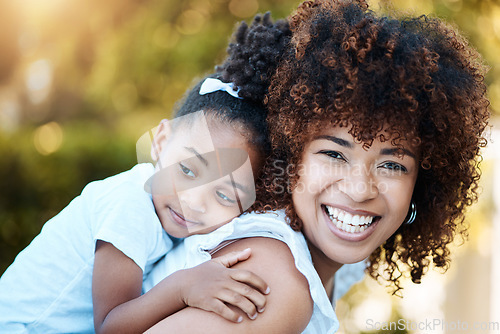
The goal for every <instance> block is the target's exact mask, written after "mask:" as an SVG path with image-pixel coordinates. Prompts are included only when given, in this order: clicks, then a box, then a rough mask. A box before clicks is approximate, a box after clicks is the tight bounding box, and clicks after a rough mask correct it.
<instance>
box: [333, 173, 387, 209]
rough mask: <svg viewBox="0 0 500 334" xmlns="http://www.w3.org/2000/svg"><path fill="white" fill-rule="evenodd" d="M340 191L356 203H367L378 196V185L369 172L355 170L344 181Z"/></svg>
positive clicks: (340, 182) (341, 182) (340, 185)
mask: <svg viewBox="0 0 500 334" xmlns="http://www.w3.org/2000/svg"><path fill="white" fill-rule="evenodd" d="M339 189H340V191H342V192H343V193H344V194H346V195H347V196H349V197H350V198H351V199H352V200H353V201H355V202H359V203H361V202H365V201H368V200H371V199H374V198H375V197H377V196H378V194H379V190H378V184H377V182H376V179H375V178H374V177H373V175H372V174H371V173H370V171H369V170H366V169H364V168H361V167H360V168H353V169H352V170H350V171H349V173H348V175H346V176H345V177H344V178H342V180H340V181H339Z"/></svg>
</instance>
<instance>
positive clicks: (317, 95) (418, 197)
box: [256, 0, 489, 291]
mask: <svg viewBox="0 0 500 334" xmlns="http://www.w3.org/2000/svg"><path fill="white" fill-rule="evenodd" d="M289 22H290V27H291V30H292V41H291V47H290V48H289V50H288V51H287V52H286V53H285V55H284V57H283V59H282V62H281V64H280V66H279V67H278V69H277V71H276V73H275V75H274V77H273V78H272V82H271V86H270V88H269V94H268V97H267V104H268V109H269V116H268V123H269V128H270V136H271V143H272V148H273V156H272V159H269V161H268V163H267V164H266V167H265V176H264V177H263V178H262V179H261V180H259V184H258V189H259V196H261V197H260V201H259V203H257V204H258V205H257V206H256V208H257V209H260V210H266V209H279V208H284V209H285V210H286V213H287V216H288V217H289V223H290V224H291V226H292V228H294V229H297V230H300V228H301V226H302V222H301V221H300V219H299V217H298V216H297V213H296V212H295V211H294V208H293V203H292V197H291V191H290V189H291V190H293V187H294V185H295V184H296V182H297V176H296V175H297V173H296V172H297V171H296V170H295V168H296V167H295V166H298V164H299V162H300V159H301V153H302V151H303V148H304V146H305V145H306V144H307V142H308V140H309V138H311V136H312V135H313V134H314V132H315V131H320V130H321V129H324V128H325V126H334V125H339V126H344V127H346V126H349V127H351V130H350V133H351V134H352V135H353V137H354V138H355V139H356V140H358V141H359V142H362V143H364V144H365V146H366V147H369V145H370V144H371V142H372V141H373V139H374V138H380V139H381V140H384V138H385V140H391V143H392V144H393V145H396V146H397V145H398V143H400V140H402V139H406V140H409V141H410V142H411V143H412V144H414V145H416V146H417V147H418V151H419V160H420V168H419V173H418V179H417V182H416V185H415V190H414V194H413V201H414V202H415V203H416V206H417V209H418V214H417V217H416V220H415V222H414V223H413V224H412V225H405V224H403V225H402V226H401V227H400V228H399V229H398V230H397V232H396V233H395V234H394V235H392V236H391V237H390V238H389V239H388V240H387V241H386V242H385V243H384V244H383V245H381V246H380V247H379V248H378V249H376V250H375V251H374V252H373V253H372V254H371V256H370V258H369V267H368V272H369V273H370V274H371V276H373V277H374V278H376V279H378V278H379V277H383V278H385V279H386V280H388V281H389V282H392V283H394V287H395V289H396V290H395V291H397V290H399V289H400V285H399V278H400V276H401V273H402V272H403V268H400V267H399V265H400V264H401V263H402V264H403V266H407V268H409V270H410V273H411V279H412V281H413V282H416V283H418V282H419V281H420V279H421V277H422V275H423V274H424V272H425V271H426V269H427V267H428V266H429V265H430V263H431V262H434V264H435V265H436V266H437V267H440V268H443V269H447V267H448V264H449V260H450V252H449V250H448V248H447V245H448V244H449V243H450V242H452V241H453V239H454V236H455V235H456V234H461V235H462V236H463V237H466V228H465V226H464V211H465V209H466V207H467V206H469V205H470V204H472V203H473V202H474V201H475V200H476V199H477V188H478V180H479V177H480V172H479V170H478V168H477V167H478V166H477V164H478V163H479V161H480V148H481V147H483V146H485V145H486V140H485V138H484V137H483V131H484V130H485V127H486V126H487V123H488V118H489V110H488V107H489V101H488V99H487V97H486V87H485V84H484V82H483V81H484V77H483V75H484V73H485V68H484V66H483V65H482V63H481V58H480V56H479V55H478V53H476V52H475V51H474V50H473V49H472V48H471V47H470V46H469V45H468V44H467V42H466V41H465V40H464V39H463V38H462V37H461V36H460V35H459V34H458V33H457V32H456V31H455V30H454V29H453V28H451V27H449V26H448V25H446V24H444V23H443V22H441V21H440V20H438V19H435V18H430V17H426V16H421V17H417V18H403V19H395V18H390V17H386V16H382V17H381V16H377V15H376V14H374V13H373V12H371V11H370V10H368V8H367V5H366V4H365V3H364V2H363V1H340V0H338V1H336V0H317V1H305V2H304V3H302V4H301V5H300V6H299V8H298V10H297V11H296V12H295V13H294V14H292V16H291V17H290V18H289ZM382 129H384V130H387V131H388V133H387V132H384V133H385V137H384V136H382ZM278 162H280V163H278ZM285 167H288V168H287V169H286V170H287V171H288V172H290V174H291V175H292V176H291V177H290V178H287V179H278V178H276V177H275V176H276V175H280V173H281V171H282V170H284V169H283V168H285ZM277 168H278V169H280V170H277ZM294 175H295V176H294ZM283 189H288V191H284V192H283V191H280V190H283ZM379 267H380V268H383V269H384V270H383V271H382V273H381V272H380V271H379V270H378V268H379Z"/></svg>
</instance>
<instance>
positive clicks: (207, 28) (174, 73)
mask: <svg viewBox="0 0 500 334" xmlns="http://www.w3.org/2000/svg"><path fill="white" fill-rule="evenodd" d="M298 3H299V2H298V1H295V0H293V1H292V0H273V1H271V0H187V1H174V0H142V1H135V0H120V1H118V0H108V1H97V0H87V1H83V0H80V1H65V0H43V1H42V0H23V1H17V2H14V1H3V2H0V50H2V51H1V52H0V156H1V158H0V189H1V192H0V274H1V273H3V271H4V270H5V269H6V268H7V266H8V265H9V264H10V263H11V262H12V261H13V259H14V257H15V255H16V254H17V253H18V252H19V251H20V250H22V249H23V248H24V247H26V245H27V244H28V243H29V242H30V241H31V240H32V238H33V237H34V236H35V235H36V234H37V233H39V231H40V229H41V227H42V226H43V224H44V222H46V221H47V220H48V219H50V217H52V216H54V215H55V214H56V213H57V212H58V211H60V210H61V209H62V208H63V207H64V206H65V205H67V204H68V203H69V201H70V200H71V199H72V198H74V197H75V196H77V195H78V194H79V193H80V191H81V190H82V189H83V187H84V185H85V184H87V183H88V182H90V181H92V180H97V179H101V178H104V177H107V176H110V175H113V174H116V173H118V172H121V171H124V170H126V169H128V168H130V167H132V166H133V165H134V164H135V162H136V155H135V141H136V140H137V139H138V138H139V136H140V135H141V134H142V133H143V132H145V131H146V130H148V129H149V128H152V127H153V126H155V125H156V124H157V123H158V122H159V120H160V119H162V118H168V117H170V116H171V110H172V108H173V106H174V103H175V101H177V100H178V99H180V98H181V97H182V94H183V93H184V91H185V90H186V89H187V88H188V87H189V86H190V85H191V83H193V80H195V79H196V78H199V77H201V76H202V75H204V74H206V73H207V72H210V71H212V70H213V68H214V65H215V64H217V63H219V62H220V61H221V60H222V59H223V58H224V56H225V49H226V47H227V44H228V39H229V37H230V34H231V32H232V30H233V28H234V26H235V24H236V22H239V21H241V20H247V21H248V20H250V18H251V17H252V16H253V15H254V14H255V13H256V12H265V11H268V10H270V11H271V12H272V13H273V17H274V18H283V17H286V16H287V15H288V14H289V13H290V12H291V11H292V10H293V9H294V8H296V6H297V4H298ZM369 3H372V4H373V8H374V9H375V10H376V9H377V8H378V6H385V7H387V6H389V4H388V1H385V0H380V1H372V2H369ZM394 7H395V8H397V9H401V8H402V9H405V10H410V9H411V12H413V13H415V14H424V13H426V14H427V13H431V12H432V13H435V14H436V15H437V16H439V17H443V18H445V19H447V20H449V21H452V22H455V23H456V24H457V25H458V26H459V27H460V28H461V29H462V30H463V31H464V33H465V35H466V36H467V37H469V38H470V40H471V42H472V44H473V45H475V46H476V47H477V48H478V49H479V50H480V51H481V52H482V53H483V54H484V55H485V57H486V59H487V61H488V63H489V65H490V66H491V67H492V71H491V73H490V74H489V75H488V77H487V83H488V84H489V85H490V92H491V93H490V94H491V97H492V102H493V109H498V107H497V106H498V105H500V81H499V80H500V79H496V78H498V77H499V76H498V74H499V73H497V72H498V71H500V67H498V66H496V64H497V62H498V61H499V60H497V59H496V58H497V57H496V55H497V54H499V53H500V43H499V40H500V5H499V4H498V3H497V2H495V1H493V0H489V1H488V0H484V1H479V0H418V1H417V0H413V1H410V0H407V1H405V0H398V1H395V2H394Z"/></svg>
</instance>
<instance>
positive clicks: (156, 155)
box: [151, 119, 172, 161]
mask: <svg viewBox="0 0 500 334" xmlns="http://www.w3.org/2000/svg"><path fill="white" fill-rule="evenodd" d="M171 134H172V125H171V124H170V121H169V120H167V119H164V120H162V121H161V122H160V125H159V126H158V127H157V129H156V134H155V135H154V136H153V140H152V141H151V158H153V160H154V161H158V160H159V159H160V153H161V151H162V149H164V147H165V145H166V143H167V141H168V138H169V137H170V135H171Z"/></svg>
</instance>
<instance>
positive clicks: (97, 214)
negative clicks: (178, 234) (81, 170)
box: [88, 175, 166, 272]
mask: <svg viewBox="0 0 500 334" xmlns="http://www.w3.org/2000/svg"><path fill="white" fill-rule="evenodd" d="M132 176H133V175H132ZM105 181H109V180H105ZM123 181H124V180H123V178H122V179H120V180H118V182H116V184H115V182H108V184H107V186H106V184H103V187H94V189H92V191H91V194H88V195H91V196H92V197H93V200H92V203H93V210H92V212H93V214H92V218H91V219H92V222H91V229H92V235H93V239H94V242H96V241H97V240H102V241H105V242H109V243H111V244H113V246H114V247H116V248H117V249H118V250H120V251H121V252H122V253H123V254H125V255H126V256H128V257H129V258H130V259H132V260H133V261H134V262H135V263H136V264H137V265H138V266H139V267H140V268H141V270H142V271H143V272H144V271H145V267H146V264H147V262H148V258H149V257H150V255H151V254H153V253H154V252H155V249H157V248H158V247H160V248H161V247H166V246H165V245H160V244H159V243H161V242H162V241H165V239H164V238H162V235H163V234H164V231H163V229H162V227H161V223H160V221H159V219H158V216H157V215H156V212H155V209H154V205H153V202H152V200H151V195H150V194H148V193H146V192H145V191H144V188H143V187H142V185H141V183H140V182H135V181H134V182H129V181H128V180H125V181H124V182H123ZM105 183H106V182H105ZM99 188H103V189H99Z"/></svg>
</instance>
